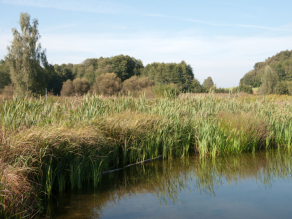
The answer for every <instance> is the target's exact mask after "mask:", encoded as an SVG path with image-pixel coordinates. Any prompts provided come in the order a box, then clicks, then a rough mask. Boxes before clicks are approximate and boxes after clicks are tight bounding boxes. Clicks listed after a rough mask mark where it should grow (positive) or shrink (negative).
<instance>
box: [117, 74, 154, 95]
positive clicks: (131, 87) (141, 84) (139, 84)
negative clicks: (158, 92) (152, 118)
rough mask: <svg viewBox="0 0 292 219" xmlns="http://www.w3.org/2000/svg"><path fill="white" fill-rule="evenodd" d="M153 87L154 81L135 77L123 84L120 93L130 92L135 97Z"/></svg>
mask: <svg viewBox="0 0 292 219" xmlns="http://www.w3.org/2000/svg"><path fill="white" fill-rule="evenodd" d="M153 85H154V81H153V80H151V79H149V78H147V77H144V78H139V77H137V76H132V77H131V78H129V79H127V80H125V81H124V82H123V89H122V92H123V93H124V94H126V93H127V92H130V93H131V94H133V95H134V96H137V95H138V94H139V93H141V92H142V90H144V89H145V88H148V87H152V86H153Z"/></svg>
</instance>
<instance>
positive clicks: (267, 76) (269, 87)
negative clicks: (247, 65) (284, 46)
mask: <svg viewBox="0 0 292 219" xmlns="http://www.w3.org/2000/svg"><path fill="white" fill-rule="evenodd" d="M277 82H278V78H277V75H276V74H275V73H274V71H273V70H272V68H271V67H270V66H268V65H267V66H266V68H265V72H264V75H263V76H262V85H261V86H260V88H259V93H260V94H273V93H274V92H275V88H276V85H277Z"/></svg>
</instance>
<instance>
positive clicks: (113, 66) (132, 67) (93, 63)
mask: <svg viewBox="0 0 292 219" xmlns="http://www.w3.org/2000/svg"><path fill="white" fill-rule="evenodd" d="M143 68H144V66H143V64H142V62H141V60H137V59H135V58H134V57H130V56H128V55H118V56H113V57H111V58H103V57H100V58H99V59H96V58H92V59H86V60H84V61H83V62H82V63H81V64H77V65H74V66H73V68H72V72H73V75H75V76H76V77H79V78H86V79H88V80H89V82H90V84H91V85H92V84H94V83H95V80H96V77H98V76H100V75H101V74H106V73H110V72H113V73H115V74H116V75H117V76H118V77H119V78H121V80H122V81H124V80H126V79H129V78H130V77H132V76H134V75H136V76H139V75H140V74H141V70H142V69H143Z"/></svg>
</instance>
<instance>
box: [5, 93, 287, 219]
mask: <svg viewBox="0 0 292 219" xmlns="http://www.w3.org/2000/svg"><path fill="white" fill-rule="evenodd" d="M291 100H292V98H291V97H289V96H268V97H261V96H253V95H246V96H236V95H235V96H228V95H223V96H214V95H212V94H210V95H207V96H192V95H189V96H188V95H186V96H185V97H184V98H162V99H151V100H146V99H145V98H130V97H119V98H103V97H102V96H91V97H90V96H85V97H84V98H57V97H50V98H49V99H48V100H45V99H24V100H23V99H13V100H5V101H1V102H0V121H1V172H0V174H1V185H0V186H1V188H0V190H1V195H2V196H1V204H2V207H1V212H0V213H1V216H2V217H3V218H7V217H9V216H15V217H25V216H30V217H31V216H33V215H37V214H38V213H41V212H42V209H43V207H42V204H41V203H42V200H45V199H47V198H50V196H51V195H52V192H55V191H59V192H62V191H64V190H69V189H74V188H82V187H84V186H85V185H86V186H87V184H88V183H92V186H97V185H98V183H99V181H100V178H101V172H103V171H108V170H111V169H117V168H121V167H124V166H126V165H129V164H132V163H137V162H140V161H143V160H146V159H151V158H154V157H157V156H159V155H162V156H163V158H164V159H166V158H169V157H173V156H187V155H188V154H189V153H199V154H200V156H201V157H204V156H214V157H215V156H218V155H222V154H233V153H235V154H239V153H242V152H254V151H257V150H261V149H269V148H273V147H290V146H291V140H292V136H291V132H290V130H291V128H292V127H291V126H292V123H291V118H292V108H291Z"/></svg>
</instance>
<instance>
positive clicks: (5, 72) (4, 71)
mask: <svg viewBox="0 0 292 219" xmlns="http://www.w3.org/2000/svg"><path fill="white" fill-rule="evenodd" d="M9 84H11V80H10V73H9V66H8V65H7V64H6V63H5V61H4V60H2V59H1V60H0V90H1V89H3V88H4V87H5V86H7V85H9Z"/></svg>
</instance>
